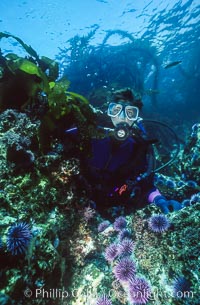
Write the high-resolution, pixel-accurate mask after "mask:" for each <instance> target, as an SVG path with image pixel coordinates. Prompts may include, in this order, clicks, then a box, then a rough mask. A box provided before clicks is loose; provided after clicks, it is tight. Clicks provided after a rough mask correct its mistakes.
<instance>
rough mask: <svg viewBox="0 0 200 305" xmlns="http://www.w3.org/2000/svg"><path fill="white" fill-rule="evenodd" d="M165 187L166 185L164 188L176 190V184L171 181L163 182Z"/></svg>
mask: <svg viewBox="0 0 200 305" xmlns="http://www.w3.org/2000/svg"><path fill="white" fill-rule="evenodd" d="M165 185H166V187H168V188H170V189H175V188H176V182H175V181H173V180H171V179H167V181H166V182H165Z"/></svg>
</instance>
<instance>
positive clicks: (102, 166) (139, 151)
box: [65, 88, 182, 214]
mask: <svg viewBox="0 0 200 305" xmlns="http://www.w3.org/2000/svg"><path fill="white" fill-rule="evenodd" d="M142 106H143V103H142V101H141V100H140V99H137V98H136V96H135V95H134V93H133V92H132V90H131V89H129V88H128V89H122V90H118V91H115V92H114V93H113V95H112V98H111V100H110V102H109V105H108V110H107V116H108V117H109V118H110V119H111V121H112V124H113V125H114V128H105V127H99V129H100V130H101V131H103V133H104V136H103V137H96V138H92V139H91V155H89V156H88V155H87V154H83V155H82V156H81V157H80V160H81V168H82V174H83V176H84V177H86V179H87V181H88V183H89V185H90V199H91V200H92V201H94V202H95V204H96V206H97V210H99V211H100V212H102V213H104V212H105V211H107V210H108V209H109V208H112V207H116V206H118V207H119V206H121V207H123V208H125V209H126V208H127V209H128V211H129V210H131V211H134V210H137V209H140V208H143V207H144V206H145V205H147V204H148V203H154V204H156V205H157V206H158V207H159V208H160V209H161V211H162V212H163V213H165V214H167V213H169V212H170V211H175V210H179V209H181V208H182V206H181V204H180V203H179V202H177V201H175V200H168V199H166V198H165V197H164V196H162V195H161V193H160V192H159V190H158V189H157V188H156V187H155V186H154V173H153V171H152V164H153V154H152V143H155V141H156V140H147V139H146V138H145V129H144V127H143V125H142V119H141V118H139V111H140V110H141V108H142ZM65 133H66V135H67V138H68V137H69V138H70V137H77V136H78V129H77V128H72V129H68V130H66V132H65ZM67 142H68V141H67Z"/></svg>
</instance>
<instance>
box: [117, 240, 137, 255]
mask: <svg viewBox="0 0 200 305" xmlns="http://www.w3.org/2000/svg"><path fill="white" fill-rule="evenodd" d="M134 245H135V244H134V242H133V241H132V240H131V239H129V238H125V239H123V240H122V242H121V243H120V245H119V254H120V255H131V254H132V252H133V249H134Z"/></svg>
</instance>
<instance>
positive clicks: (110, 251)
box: [104, 243, 119, 262]
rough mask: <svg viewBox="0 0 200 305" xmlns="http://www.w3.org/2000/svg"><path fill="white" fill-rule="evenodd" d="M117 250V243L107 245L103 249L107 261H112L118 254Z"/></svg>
mask: <svg viewBox="0 0 200 305" xmlns="http://www.w3.org/2000/svg"><path fill="white" fill-rule="evenodd" d="M118 251H119V247H118V245H117V244H114V243H113V244H111V245H109V246H108V247H107V248H106V251H105V254H104V256H105V259H106V260H107V261H108V262H112V261H113V260H114V259H115V258H116V257H117V256H118V254H119V253H118Z"/></svg>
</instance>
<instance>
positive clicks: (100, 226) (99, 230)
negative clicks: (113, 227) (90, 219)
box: [98, 220, 110, 233]
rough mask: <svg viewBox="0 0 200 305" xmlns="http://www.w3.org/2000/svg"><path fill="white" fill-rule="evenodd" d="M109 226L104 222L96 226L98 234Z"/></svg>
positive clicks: (108, 222)
mask: <svg viewBox="0 0 200 305" xmlns="http://www.w3.org/2000/svg"><path fill="white" fill-rule="evenodd" d="M109 226H110V221H108V220H105V221H103V222H101V223H100V224H99V225H98V232H99V233H101V232H103V231H105V230H106V229H107V228H108V227H109Z"/></svg>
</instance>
